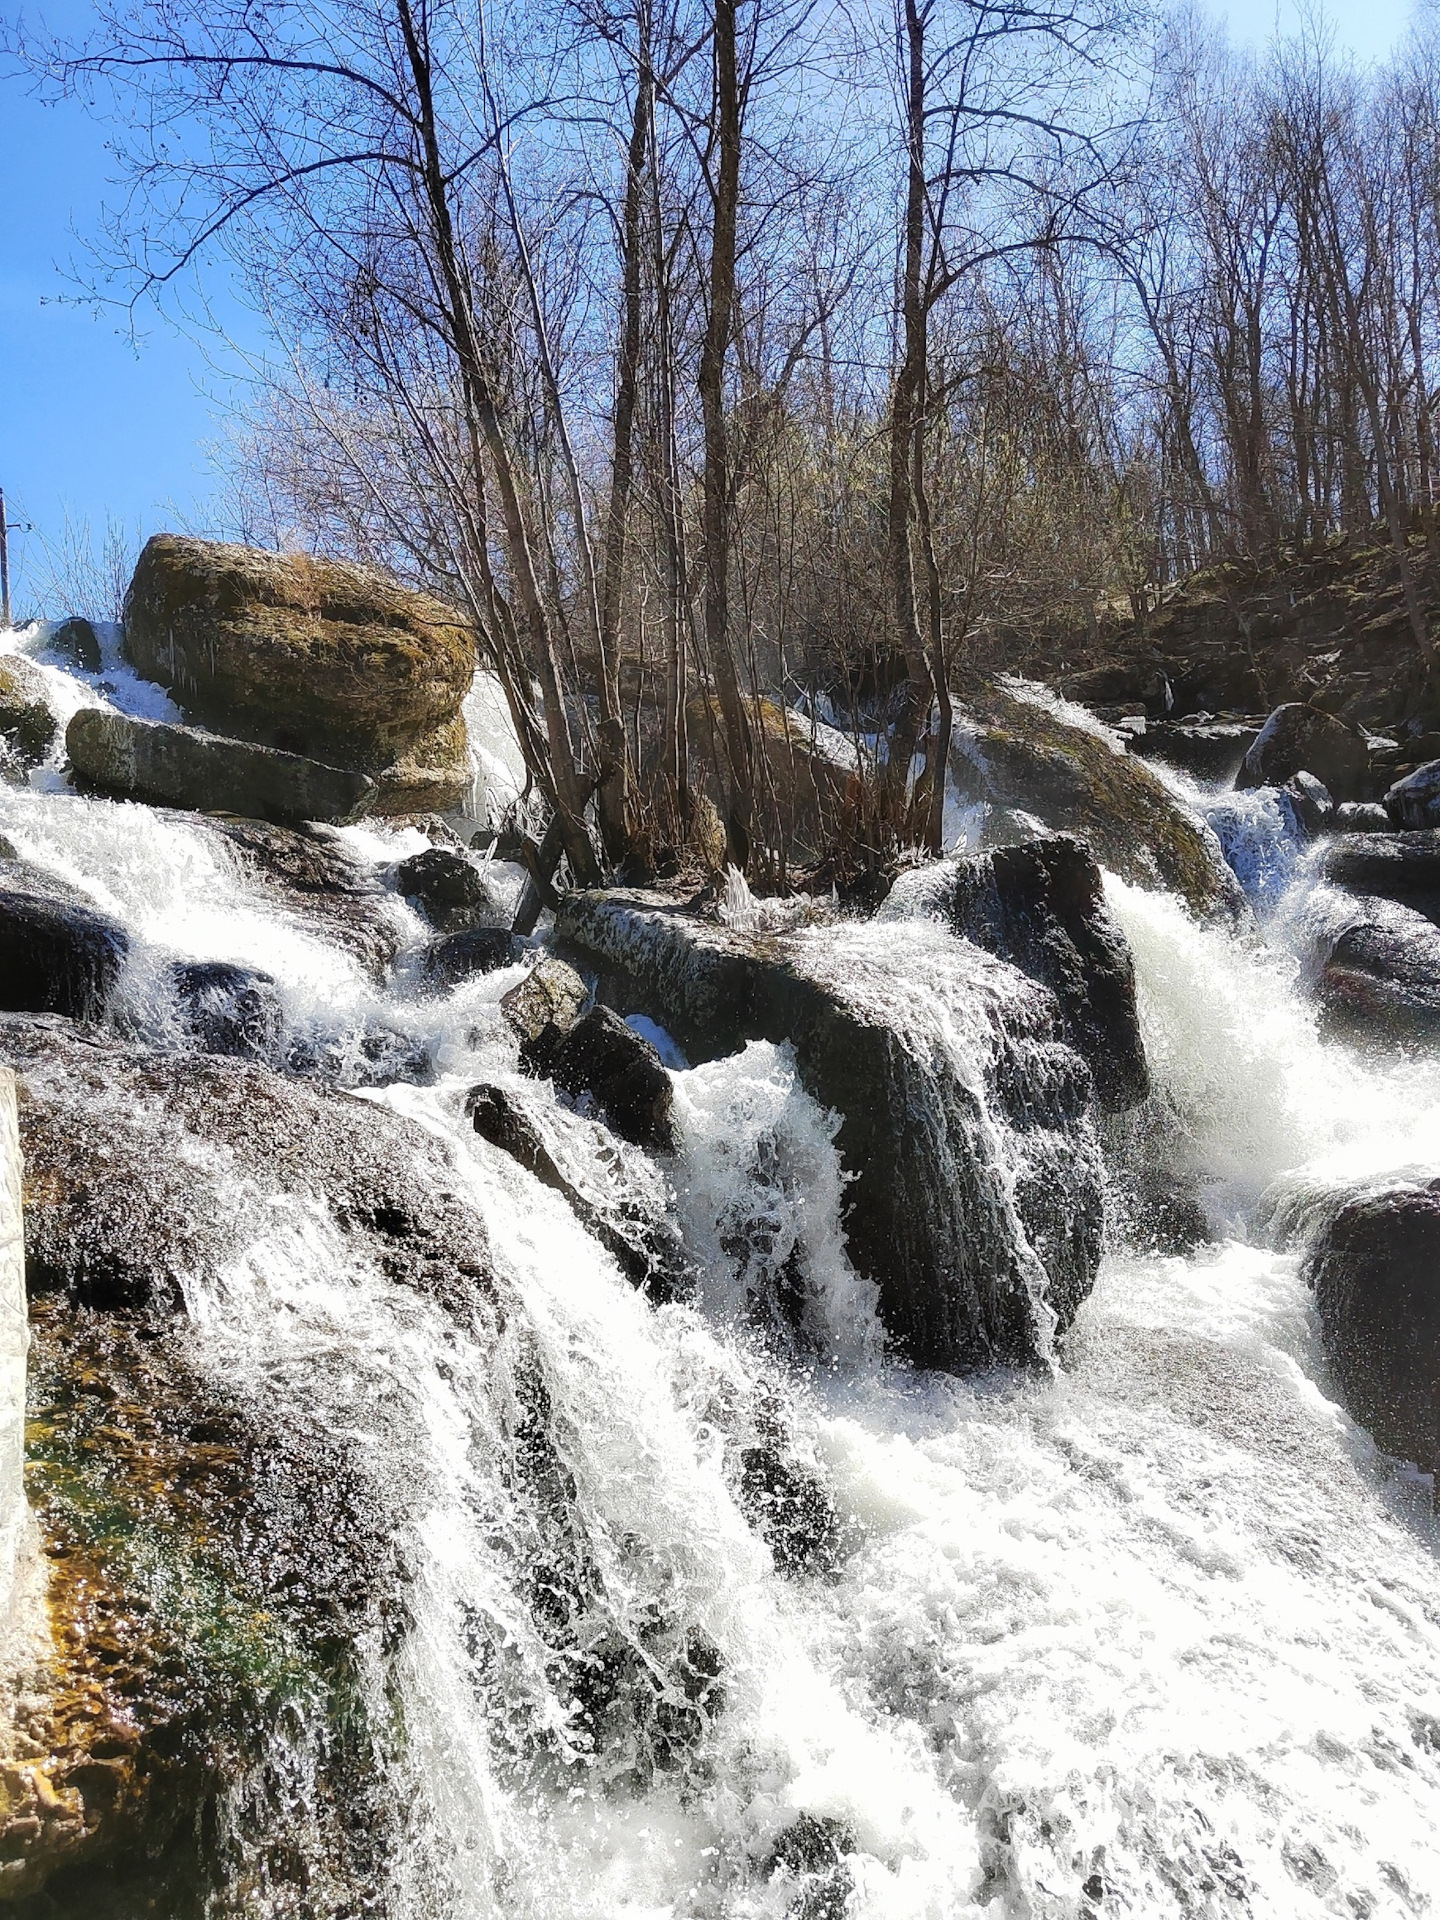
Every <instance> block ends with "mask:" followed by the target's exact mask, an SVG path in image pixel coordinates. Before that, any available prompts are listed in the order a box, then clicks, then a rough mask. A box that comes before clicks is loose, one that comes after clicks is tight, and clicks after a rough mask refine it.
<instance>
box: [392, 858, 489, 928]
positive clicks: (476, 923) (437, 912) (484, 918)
mask: <svg viewBox="0 0 1440 1920" xmlns="http://www.w3.org/2000/svg"><path fill="white" fill-rule="evenodd" d="M395 890H396V892H397V893H399V894H400V895H402V896H403V898H404V899H406V900H408V901H409V903H410V905H411V906H412V907H413V908H414V909H415V911H416V912H417V913H418V914H419V915H420V916H421V917H422V919H425V920H428V921H429V923H430V925H431V926H432V927H435V928H437V929H438V930H439V931H440V932H441V933H458V932H459V931H460V929H461V928H463V927H498V926H502V925H508V922H509V914H508V913H507V912H506V909H505V902H504V901H503V900H502V899H501V898H500V897H499V895H498V894H497V893H496V892H495V890H494V889H493V887H492V886H490V884H489V883H488V882H487V880H486V877H485V875H484V873H483V872H482V871H481V868H480V865H479V863H478V862H477V861H474V860H470V859H467V858H466V856H465V855H464V854H463V853H456V852H455V851H454V850H453V849H451V848H450V847H427V848H426V849H425V851H424V852H423V853H412V854H411V855H410V857H409V858H408V859H407V860H402V861H401V862H400V864H399V866H397V867H396V869H395Z"/></svg>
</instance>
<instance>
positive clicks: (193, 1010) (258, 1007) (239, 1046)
mask: <svg viewBox="0 0 1440 1920" xmlns="http://www.w3.org/2000/svg"><path fill="white" fill-rule="evenodd" d="M169 979H170V985H171V987H172V989H173V990H174V994H175V998H176V1002H177V1006H178V1010H179V1017H180V1025H181V1028H182V1030H183V1031H184V1033H185V1034H186V1036H187V1038H189V1039H190V1040H191V1041H193V1043H194V1044H195V1045H196V1046H197V1047H199V1048H200V1049H201V1051H202V1052H205V1053H220V1054H225V1055H227V1056H228V1057H229V1058H231V1059H234V1060H262V1061H268V1060H270V1059H271V1058H272V1057H273V1056H274V1055H275V1053H276V1052H277V1051H278V1049H279V1046H280V1039H281V1035H282V1034H283V1032H284V1029H285V1010H284V1007H283V1006H282V1005H281V1002H280V993H279V989H278V988H277V987H276V984H275V981H274V979H273V977H272V976H271V975H270V974H268V973H261V972H260V971H259V969H258V968H255V967H237V966H235V965H233V964H232V963H231V962H230V961H228V960H184V961H177V962H176V963H175V965H173V966H172V967H171V968H170V970H169Z"/></svg>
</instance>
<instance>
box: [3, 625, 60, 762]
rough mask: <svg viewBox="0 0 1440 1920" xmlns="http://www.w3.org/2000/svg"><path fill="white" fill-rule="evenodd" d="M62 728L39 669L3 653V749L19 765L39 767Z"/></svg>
mask: <svg viewBox="0 0 1440 1920" xmlns="http://www.w3.org/2000/svg"><path fill="white" fill-rule="evenodd" d="M59 731H60V723H59V721H58V720H57V719H56V718H55V716H54V714H53V713H52V712H51V711H50V705H49V702H48V701H47V700H46V698H45V682H44V680H43V678H42V677H41V675H40V673H39V671H38V670H37V669H36V668H35V667H34V666H33V665H32V664H31V663H30V661H28V660H26V659H23V658H21V656H20V655H18V654H13V653H11V654H5V655H3V656H0V750H3V751H4V752H5V753H6V755H7V756H8V757H9V758H11V759H12V760H13V761H14V762H15V764H16V765H17V766H18V767H21V768H26V767H34V766H38V765H39V764H40V762H41V761H42V760H43V759H44V758H45V756H46V755H47V754H48V753H49V751H50V749H51V748H52V747H53V746H54V744H55V739H56V736H57V735H58V733H59Z"/></svg>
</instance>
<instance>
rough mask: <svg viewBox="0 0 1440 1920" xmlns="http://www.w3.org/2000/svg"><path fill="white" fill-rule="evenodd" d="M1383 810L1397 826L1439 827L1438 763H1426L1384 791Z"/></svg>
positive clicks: (1439, 762)
mask: <svg viewBox="0 0 1440 1920" xmlns="http://www.w3.org/2000/svg"><path fill="white" fill-rule="evenodd" d="M1385 811H1386V812H1387V813H1388V814H1389V816H1390V818H1391V820H1393V821H1394V823H1395V825H1396V826H1397V827H1410V828H1426V827H1440V760H1429V761H1427V762H1426V763H1425V765H1424V766H1420V767H1416V769H1415V771H1414V772H1413V773H1407V774H1406V776H1405V778H1404V779H1403V780H1397V781H1396V782H1395V784H1394V785H1393V786H1392V787H1389V788H1387V789H1386V793H1385Z"/></svg>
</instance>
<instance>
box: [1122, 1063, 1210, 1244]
mask: <svg viewBox="0 0 1440 1920" xmlns="http://www.w3.org/2000/svg"><path fill="white" fill-rule="evenodd" d="M1104 1140H1105V1162H1106V1168H1107V1171H1108V1176H1109V1202H1110V1207H1109V1221H1108V1226H1109V1230H1110V1232H1111V1234H1112V1235H1113V1236H1114V1239H1115V1240H1116V1242H1117V1243H1118V1244H1120V1245H1123V1246H1126V1247H1132V1248H1134V1249H1136V1250H1137V1251H1140V1252H1145V1253H1163V1254H1184V1253H1189V1252H1191V1251H1192V1249H1194V1248H1195V1247H1197V1246H1200V1245H1201V1244H1203V1242H1205V1241H1206V1240H1208V1239H1210V1237H1211V1234H1210V1224H1209V1221H1208V1220H1207V1219H1206V1216H1205V1206H1204V1199H1203V1194H1204V1184H1205V1182H1204V1171H1203V1168H1204V1153H1203V1150H1201V1149H1200V1148H1199V1147H1198V1145H1197V1143H1196V1142H1195V1140H1193V1139H1192V1138H1191V1136H1190V1134H1189V1133H1188V1132H1187V1130H1186V1128H1185V1126H1184V1124H1183V1122H1182V1120H1181V1118H1180V1116H1179V1114H1178V1113H1177V1112H1176V1110H1175V1108H1174V1106H1173V1105H1172V1104H1171V1102H1170V1100H1169V1098H1168V1097H1167V1095H1166V1094H1165V1092H1164V1091H1163V1090H1161V1089H1156V1090H1155V1091H1154V1092H1152V1093H1151V1095H1150V1097H1149V1099H1148V1100H1145V1101H1142V1102H1141V1104H1140V1105H1139V1106H1136V1107H1129V1108H1127V1109H1126V1110H1125V1111H1124V1112H1123V1113H1112V1114H1109V1115H1107V1116H1106V1119H1105V1125H1104Z"/></svg>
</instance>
